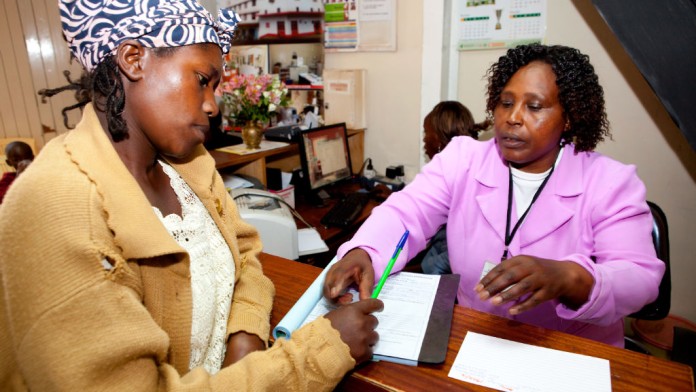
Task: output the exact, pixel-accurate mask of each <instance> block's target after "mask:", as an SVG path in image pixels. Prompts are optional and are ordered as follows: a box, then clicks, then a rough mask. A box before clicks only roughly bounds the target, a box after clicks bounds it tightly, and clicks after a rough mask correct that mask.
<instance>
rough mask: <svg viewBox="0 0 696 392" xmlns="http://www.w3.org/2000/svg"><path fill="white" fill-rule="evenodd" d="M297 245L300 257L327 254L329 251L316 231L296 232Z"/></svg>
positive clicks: (308, 229) (302, 230)
mask: <svg viewBox="0 0 696 392" xmlns="http://www.w3.org/2000/svg"><path fill="white" fill-rule="evenodd" d="M297 245H298V254H299V255H300V256H304V255H312V254H315V253H321V252H327V251H328V250H329V247H328V246H326V242H324V240H322V239H321V236H320V235H319V232H318V231H317V229H311V228H305V229H299V230H297Z"/></svg>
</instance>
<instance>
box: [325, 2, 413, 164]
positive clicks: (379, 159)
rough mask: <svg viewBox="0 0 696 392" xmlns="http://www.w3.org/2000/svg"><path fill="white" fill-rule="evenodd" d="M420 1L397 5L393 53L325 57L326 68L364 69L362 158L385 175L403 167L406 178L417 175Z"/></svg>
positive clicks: (342, 54)
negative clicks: (365, 76)
mask: <svg viewBox="0 0 696 392" xmlns="http://www.w3.org/2000/svg"><path fill="white" fill-rule="evenodd" d="M422 8H423V4H422V0H408V1H399V2H398V4H397V18H398V22H397V26H398V27H397V32H396V34H397V44H396V45H397V50H396V51H395V52H353V53H328V52H327V53H325V54H324V60H325V62H326V66H325V68H328V69H366V70H367V81H366V83H365V86H366V89H367V94H366V100H367V102H366V112H367V131H366V132H365V158H372V162H373V164H374V166H375V169H376V170H377V171H378V172H379V173H381V174H384V172H385V168H386V167H387V166H389V165H397V164H403V165H404V168H405V170H406V174H407V176H408V175H411V176H412V175H413V174H414V173H416V172H417V171H418V170H419V167H420V166H419V152H420V150H421V146H420V143H419V136H418V135H419V132H420V124H421V120H420V95H421V88H420V83H421V61H422V59H421V50H422V49H421V46H422V42H423V41H422V36H423V27H422Z"/></svg>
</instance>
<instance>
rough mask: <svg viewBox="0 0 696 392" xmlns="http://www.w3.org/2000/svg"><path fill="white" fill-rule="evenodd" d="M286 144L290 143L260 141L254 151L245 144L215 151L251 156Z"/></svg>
mask: <svg viewBox="0 0 696 392" xmlns="http://www.w3.org/2000/svg"><path fill="white" fill-rule="evenodd" d="M288 144H290V143H285V142H276V141H272V140H261V145H260V146H259V148H257V149H254V150H252V149H249V148H247V146H246V144H236V145H234V146H228V147H221V148H218V149H217V151H222V152H229V153H232V154H237V155H247V154H253V153H255V152H260V151H265V150H273V149H276V148H280V147H285V146H287V145H288Z"/></svg>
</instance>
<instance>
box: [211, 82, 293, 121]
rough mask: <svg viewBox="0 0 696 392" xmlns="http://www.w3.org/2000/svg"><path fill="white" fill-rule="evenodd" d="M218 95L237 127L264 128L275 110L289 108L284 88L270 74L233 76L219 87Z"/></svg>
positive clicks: (285, 88)
mask: <svg viewBox="0 0 696 392" xmlns="http://www.w3.org/2000/svg"><path fill="white" fill-rule="evenodd" d="M218 93H219V94H221V95H222V100H223V102H224V103H225V106H226V108H227V111H228V112H229V113H230V114H231V116H232V117H233V118H234V120H235V122H236V123H237V124H244V123H248V122H250V121H252V122H261V123H263V124H264V125H268V121H269V120H270V119H271V117H272V116H274V115H275V113H276V110H278V108H280V107H287V106H288V105H289V104H290V96H289V94H288V89H287V87H286V86H285V84H284V83H282V82H281V81H280V80H279V79H278V77H277V76H273V75H270V74H265V75H259V76H256V75H234V76H233V77H232V78H231V79H230V80H229V81H227V82H223V83H221V84H220V86H219V87H218Z"/></svg>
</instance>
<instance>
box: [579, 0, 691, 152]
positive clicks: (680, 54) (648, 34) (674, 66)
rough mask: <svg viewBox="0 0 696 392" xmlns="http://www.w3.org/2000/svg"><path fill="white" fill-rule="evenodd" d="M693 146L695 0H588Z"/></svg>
mask: <svg viewBox="0 0 696 392" xmlns="http://www.w3.org/2000/svg"><path fill="white" fill-rule="evenodd" d="M592 2H593V4H594V6H595V8H597V10H598V11H599V13H600V14H601V15H602V18H604V20H605V21H606V22H607V25H608V26H609V28H610V29H611V30H612V31H613V32H614V34H615V35H616V37H617V38H618V39H619V41H620V42H621V44H622V45H623V47H624V48H625V49H626V52H628V55H629V56H631V58H632V59H633V62H634V63H635V64H636V66H637V67H638V69H639V70H640V72H641V73H642V74H643V77H644V78H645V79H646V80H647V82H648V83H649V84H650V87H652V89H653V90H654V91H655V94H656V95H657V96H658V98H659V99H660V100H661V101H662V104H663V105H664V106H665V108H666V109H667V111H668V112H669V114H670V115H671V116H672V119H673V120H674V122H675V123H676V124H677V126H678V127H679V129H681V131H682V133H683V134H684V136H685V137H686V139H687V140H688V141H689V144H691V147H692V148H693V149H694V150H696V0H629V1H626V0H593V1H592Z"/></svg>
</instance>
